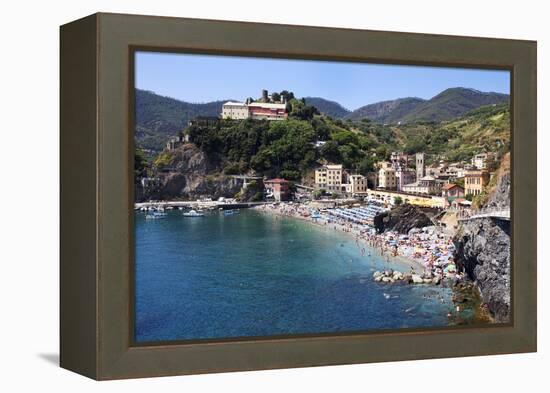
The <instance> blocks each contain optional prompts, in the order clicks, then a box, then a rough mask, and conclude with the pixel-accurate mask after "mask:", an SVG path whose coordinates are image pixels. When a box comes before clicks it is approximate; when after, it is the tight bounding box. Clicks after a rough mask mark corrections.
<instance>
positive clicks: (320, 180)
mask: <svg viewBox="0 0 550 393" xmlns="http://www.w3.org/2000/svg"><path fill="white" fill-rule="evenodd" d="M343 183H344V168H343V167H342V165H341V164H338V165H331V164H328V165H324V166H323V167H321V168H319V169H317V170H316V171H315V187H316V188H318V189H320V188H323V189H325V190H326V191H336V192H341V191H346V188H345V186H343ZM342 187H343V188H342Z"/></svg>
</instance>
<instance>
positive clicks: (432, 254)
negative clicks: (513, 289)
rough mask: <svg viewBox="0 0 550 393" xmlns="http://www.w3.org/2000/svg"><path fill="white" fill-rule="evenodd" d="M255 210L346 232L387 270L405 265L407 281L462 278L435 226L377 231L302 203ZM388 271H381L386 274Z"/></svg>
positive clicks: (449, 241)
mask: <svg viewBox="0 0 550 393" xmlns="http://www.w3.org/2000/svg"><path fill="white" fill-rule="evenodd" d="M256 209H258V210H261V211H265V212H269V213H273V214H276V215H280V216H287V217H294V218H299V219H303V220H306V221H309V222H311V223H313V224H317V225H321V226H325V227H329V228H332V229H334V230H338V231H342V232H345V233H348V234H349V235H351V236H353V237H354V239H355V242H356V244H357V245H358V246H359V248H360V252H361V255H362V256H367V257H368V256H370V254H371V253H372V252H375V253H378V254H379V255H381V256H382V257H383V258H384V260H385V261H386V262H387V263H388V271H393V269H391V262H393V261H395V260H399V261H400V262H402V263H406V264H408V265H409V266H410V272H406V274H407V276H406V277H409V278H410V279H411V282H413V278H414V282H415V283H435V284H439V283H440V282H441V281H442V280H443V279H445V278H449V279H453V280H460V279H462V277H463V276H462V274H461V273H458V272H457V268H456V265H455V263H454V257H453V254H454V250H455V247H454V244H453V242H452V238H451V236H450V235H449V234H446V233H444V232H442V231H439V230H438V229H437V228H435V227H425V228H414V229H412V230H411V231H409V233H408V234H399V233H397V232H395V231H387V232H384V233H377V232H376V230H375V229H374V227H373V226H372V225H369V224H368V223H357V222H351V221H349V220H346V219H345V218H342V217H337V216H334V215H332V214H330V210H326V211H318V210H316V209H313V208H311V207H310V206H308V205H307V204H303V203H275V204H268V205H262V206H260V207H257V208H256ZM388 271H386V272H384V273H386V275H387V272H388ZM381 277H382V276H381ZM375 278H376V277H375ZM401 279H402V278H401ZM381 280H382V279H380V280H377V281H381ZM388 281H389V280H388ZM394 281H395V280H394ZM384 282H386V280H384ZM392 282H393V281H392Z"/></svg>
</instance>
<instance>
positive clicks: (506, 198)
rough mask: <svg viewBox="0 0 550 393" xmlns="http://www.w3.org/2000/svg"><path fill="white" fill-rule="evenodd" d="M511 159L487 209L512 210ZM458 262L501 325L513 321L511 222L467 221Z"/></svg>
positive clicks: (459, 242)
mask: <svg viewBox="0 0 550 393" xmlns="http://www.w3.org/2000/svg"><path fill="white" fill-rule="evenodd" d="M510 185H511V181H510V172H509V156H505V157H504V159H503V161H502V164H501V168H500V169H499V171H498V173H497V180H496V184H495V186H494V187H493V188H492V189H491V192H490V194H489V195H488V198H487V199H486V201H485V202H484V205H483V206H482V207H483V208H499V209H504V208H510ZM454 244H455V246H456V251H455V255H454V256H455V261H456V265H457V268H458V269H459V270H460V271H463V272H466V273H467V275H468V277H469V278H470V279H471V280H472V281H473V282H474V284H475V286H476V287H477V288H478V289H479V292H480V296H481V301H482V303H483V304H484V305H485V306H486V307H487V308H488V310H489V312H490V314H491V316H492V317H493V318H494V319H495V321H497V322H508V321H509V320H510V251H511V250H510V221H507V220H501V219H498V218H482V219H474V220H470V221H465V222H463V223H462V225H461V226H460V227H459V229H458V231H457V234H456V235H455V238H454Z"/></svg>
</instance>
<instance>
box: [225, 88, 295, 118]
mask: <svg viewBox="0 0 550 393" xmlns="http://www.w3.org/2000/svg"><path fill="white" fill-rule="evenodd" d="M221 117H222V119H235V120H243V119H248V118H251V119H257V120H284V119H286V118H287V117H288V113H286V102H285V101H284V99H283V98H281V101H278V102H274V101H273V100H272V99H271V96H268V94H267V90H262V98H261V99H260V100H258V101H257V102H254V101H252V100H251V99H248V100H246V102H237V101H229V102H226V103H225V104H223V105H222V113H221Z"/></svg>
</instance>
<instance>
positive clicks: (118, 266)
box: [60, 13, 537, 380]
mask: <svg viewBox="0 0 550 393" xmlns="http://www.w3.org/2000/svg"><path fill="white" fill-rule="evenodd" d="M138 49H149V50H155V51H166V52H182V53H209V54H230V55H246V56H259V57H278V58H293V59H327V60H342V61H350V62H370V63H384V64H386V63H389V64H411V65H434V66H456V67H467V68H490V69H505V70H510V71H511V80H512V82H511V93H512V94H511V96H512V99H511V119H512V124H511V128H512V195H513V196H512V207H513V208H512V234H513V236H512V251H511V252H512V261H513V263H512V294H511V295H512V309H513V310H512V322H511V323H510V324H506V325H498V326H491V327H483V328H478V327H451V328H444V329H423V330H407V331H380V332H374V333H364V334H338V335H319V336H307V337H280V338H277V337H267V338H262V339H245V340H222V341H218V342H190V343H174V344H172V343H163V344H161V345H154V346H148V345H135V344H134V343H133V338H132V333H131V332H132V323H133V322H132V315H133V314H132V312H133V311H132V307H133V306H132V301H131V300H132V284H131V283H132V278H133V270H132V266H133V239H132V238H133V218H132V217H133V216H132V211H133V179H132V176H133V172H132V168H133V159H134V158H133V127H134V125H133V113H132V111H131V110H130V109H131V108H132V102H133V95H132V94H133V93H132V91H133V85H132V84H131V81H132V67H131V64H132V61H133V60H132V59H133V53H134V52H135V51H136V50H138ZM536 60H537V59H536V43H535V42H532V41H520V40H504V39H489V38H471V37H455V36H442V35H428V34H411V33H396V32H381V31H363V30H352V29H335V28H320V27H302V26H288V25H274V24H256V23H241V22H226V21H210V20H197V19H182V18H168V17H154V16H136V15H120V14H104V13H99V14H95V15H91V16H88V17H86V18H83V19H80V20H78V21H75V22H71V23H68V24H66V25H64V26H62V27H61V71H60V72H61V75H60V77H61V86H60V88H61V114H60V116H61V139H60V145H61V262H60V263H61V269H60V271H61V273H60V274H61V296H60V302H61V316H60V318H61V319H60V325H61V348H60V352H61V353H60V356H61V358H60V363H61V367H63V368H66V369H69V370H72V371H75V372H77V373H80V374H82V375H85V376H88V377H90V378H94V379H98V380H105V379H120V378H136V377H150V376H163V375H177V374H196V373H210V372H223V371H238V370H258V369H276V368H288V367H305V366H321V365H335V364H351V363H364V362H382V361H395V360H412V359H428V358H444V357H457V356H474V355H490V354H504V353H520V352H533V351H536V338H537V304H536V282H537V281H536V268H537V266H536V259H537V257H536V249H537V247H536V246H537V244H536V221H537V218H536V217H537V216H536V213H537V211H536V202H537V201H536V194H537V193H536V190H537V169H536V126H537V125H536V106H537V105H536V103H537V101H536Z"/></svg>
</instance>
